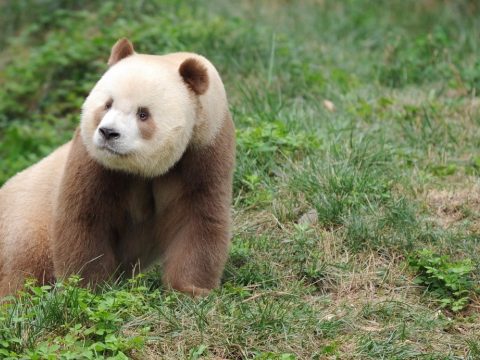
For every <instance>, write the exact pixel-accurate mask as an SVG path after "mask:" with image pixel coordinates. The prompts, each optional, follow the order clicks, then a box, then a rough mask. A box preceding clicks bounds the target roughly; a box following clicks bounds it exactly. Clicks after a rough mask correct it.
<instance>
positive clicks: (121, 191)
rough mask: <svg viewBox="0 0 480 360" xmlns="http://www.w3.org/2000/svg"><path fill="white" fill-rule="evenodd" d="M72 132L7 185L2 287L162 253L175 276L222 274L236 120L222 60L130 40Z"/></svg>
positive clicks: (199, 280) (211, 280) (192, 278)
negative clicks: (158, 50) (150, 51)
mask: <svg viewBox="0 0 480 360" xmlns="http://www.w3.org/2000/svg"><path fill="white" fill-rule="evenodd" d="M109 65H110V68H109V70H108V71H107V72H106V73H105V74H104V75H103V76H102V78H101V79H100V80H99V81H98V83H97V84H96V85H95V87H94V88H93V89H92V91H91V92H90V94H89V96H88V97H87V99H86V100H85V103H84V105H83V107H82V116H81V123H80V127H79V129H77V131H76V132H75V135H74V137H73V139H72V141H71V142H69V143H67V144H65V145H63V146H62V147H60V148H59V149H57V150H56V151H54V152H53V153H52V154H51V155H49V156H48V157H46V158H45V159H43V160H42V161H40V162H38V163H37V164H35V165H33V166H32V167H30V168H28V169H26V170H24V171H23V172H21V173H19V174H17V175H16V176H14V177H13V178H12V179H10V180H9V181H8V182H7V183H6V184H5V185H4V186H3V187H2V188H1V189H0V295H5V294H9V293H13V292H14V291H15V290H17V289H18V288H20V287H21V285H22V284H23V282H24V279H25V278H26V277H34V278H36V279H38V281H40V282H41V283H47V282H52V281H54V280H55V279H61V278H65V277H67V276H69V275H70V274H80V275H81V277H82V278H83V282H84V283H85V284H97V283H99V282H102V281H105V280H108V279H110V278H112V277H113V276H115V275H116V274H119V273H126V274H132V273H136V272H138V271H141V270H144V269H145V268H148V267H149V266H150V265H151V264H154V263H157V262H160V263H161V265H162V273H163V282H164V283H165V285H167V286H170V287H172V288H174V289H177V290H180V291H183V292H187V293H190V294H192V295H201V294H205V293H207V292H208V291H209V290H210V289H212V288H214V287H215V286H217V285H218V284H219V280H220V276H221V273H222V271H223V267H224V264H225V261H226V257H227V253H228V247H229V241H230V202H231V194H232V173H233V167H234V158H235V139H234V137H235V136H234V125H233V122H232V120H231V116H230V113H229V110H228V103H227V98H226V94H225V90H224V87H223V83H222V81H221V79H220V76H219V75H218V73H217V71H216V70H215V68H214V67H213V65H212V64H211V63H210V62H209V61H208V60H207V59H205V58H203V57H201V56H199V55H196V54H192V53H175V54H169V55H163V56H156V55H144V54H137V53H135V51H134V50H133V46H132V45H131V43H130V42H129V41H128V40H126V39H122V40H119V41H118V42H117V43H116V44H115V45H114V47H113V48H112V52H111V55H110V59H109Z"/></svg>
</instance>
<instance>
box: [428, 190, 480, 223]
mask: <svg viewBox="0 0 480 360" xmlns="http://www.w3.org/2000/svg"><path fill="white" fill-rule="evenodd" d="M427 204H428V206H429V208H430V209H431V210H433V212H434V213H435V217H434V219H433V220H434V221H435V222H436V223H438V224H439V225H440V226H441V227H442V228H444V229H447V228H450V227H452V226H455V225H457V224H458V223H459V222H461V221H463V220H467V219H468V220H471V221H472V223H471V229H472V230H473V231H475V229H477V230H480V186H479V185H478V184H475V185H473V186H468V187H465V188H463V189H455V190H431V191H429V192H428V193H427Z"/></svg>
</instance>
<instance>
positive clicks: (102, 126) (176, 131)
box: [80, 39, 209, 177]
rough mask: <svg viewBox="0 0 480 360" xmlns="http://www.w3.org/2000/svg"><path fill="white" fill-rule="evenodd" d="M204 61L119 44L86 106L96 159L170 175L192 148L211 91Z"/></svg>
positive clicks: (84, 127) (89, 143) (87, 138)
mask: <svg viewBox="0 0 480 360" xmlns="http://www.w3.org/2000/svg"><path fill="white" fill-rule="evenodd" d="M202 59H203V58H201V57H198V56H197V57H195V56H190V57H189V56H187V55H186V54H181V53H179V54H172V55H170V56H154V55H143V54H137V53H135V51H134V49H133V46H132V44H131V43H130V42H129V41H128V40H127V39H121V40H119V41H118V42H117V43H116V44H115V45H114V46H113V48H112V51H111V55H110V59H109V61H108V64H109V65H110V68H109V69H108V70H107V72H106V73H105V74H104V75H103V76H102V78H101V79H100V80H99V81H98V83H97V84H96V85H95V87H94V88H93V89H92V91H91V92H90V94H89V96H88V97H87V99H86V100H85V103H84V104H83V107H82V117H81V124H80V131H81V136H82V140H83V143H84V144H85V146H86V148H87V151H88V153H89V154H90V156H92V157H93V158H94V159H96V160H97V161H98V162H99V163H100V164H102V165H103V166H105V167H107V168H110V169H114V170H120V171H124V172H128V173H132V174H137V175H140V176H144V177H154V176H159V175H162V174H163V173H165V172H167V171H168V170H169V169H170V168H171V167H172V166H173V165H174V164H175V163H176V162H177V161H178V160H179V159H180V158H181V156H182V154H183V153H184V152H185V150H186V148H187V147H188V145H189V144H190V142H191V139H192V136H193V135H194V134H193V132H194V128H195V126H196V121H197V118H198V107H199V104H200V102H199V100H198V98H199V97H200V95H202V94H205V92H206V91H207V89H208V88H209V76H208V69H207V67H206V64H205V63H204V62H203V61H202ZM207 65H208V64H207ZM200 107H201V106H200ZM197 125H198V124H197Z"/></svg>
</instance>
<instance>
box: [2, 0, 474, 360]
mask: <svg viewBox="0 0 480 360" xmlns="http://www.w3.org/2000/svg"><path fill="white" fill-rule="evenodd" d="M60 5H61V6H60ZM0 7H1V8H0V34H2V35H1V36H0V49H1V51H0V85H1V86H0V184H1V183H4V182H5V181H6V180H7V179H8V178H9V177H11V176H12V175H14V174H15V173H16V172H18V171H20V170H22V169H23V168H25V167H27V166H28V165H30V164H32V163H34V162H36V161H37V160H39V159H40V158H42V157H43V156H45V155H47V154H48V153H49V152H51V151H52V150H53V149H54V148H55V147H57V146H58V145H60V144H62V143H64V142H65V141H68V139H69V138H70V137H71V136H72V133H73V130H74V129H75V127H76V126H77V124H78V120H79V109H80V106H81V104H82V102H83V99H84V97H85V96H86V95H87V94H88V91H89V90H90V88H91V87H92V86H93V84H94V83H95V82H96V80H97V79H98V78H99V76H100V75H101V73H102V72H103V71H105V69H106V59H107V58H108V54H109V49H110V47H111V45H112V44H113V43H114V42H115V40H116V39H117V38H119V37H122V36H127V37H129V38H130V39H131V40H132V41H133V42H134V43H135V45H136V48H137V49H138V51H140V52H148V53H166V52H171V51H179V50H189V51H195V52H199V53H201V54H203V55H205V56H207V57H208V58H209V59H211V60H212V62H213V63H214V64H215V65H216V66H217V67H218V69H219V71H220V73H221V74H222V77H223V79H224V82H225V85H226V88H227V92H228V95H229V99H230V103H231V110H232V112H233V115H234V120H235V123H236V126H237V140H238V144H237V152H238V156H237V168H236V173H235V178H234V204H233V211H234V229H233V233H234V238H233V243H232V249H231V254H230V259H229V262H228V264H227V266H226V269H225V273H224V277H223V282H222V287H221V288H219V289H217V290H215V291H214V292H213V293H212V294H211V295H209V296H208V297H206V298H204V299H190V298H188V297H186V296H184V295H182V294H177V293H174V292H170V291H167V290H166V289H164V288H162V286H161V284H160V283H159V274H158V273H157V271H156V270H153V271H151V272H149V273H147V274H145V275H144V276H142V277H140V278H137V279H132V280H130V281H126V280H124V281H119V282H117V283H114V284H108V285H106V286H105V287H104V288H103V289H101V290H99V291H97V292H95V293H94V292H92V291H90V290H88V289H82V288H79V287H77V286H76V279H72V280H71V281H70V282H68V283H66V284H58V285H57V286H56V287H55V288H53V289H50V288H39V287H36V286H35V285H34V284H30V285H28V287H27V291H26V292H25V293H23V294H21V295H20V296H19V297H18V298H15V299H10V301H9V302H6V303H3V304H1V305H0V358H2V357H4V358H12V359H15V358H22V359H25V358H26V359H58V358H60V359H79V358H85V359H89V358H112V359H124V358H134V359H157V358H167V359H183V358H186V359H253V358H255V359H285V360H287V359H288V360H290V359H310V358H317V359H324V358H329V359H335V358H338V359H357V358H361V359H419V358H421V359H478V358H480V335H479V334H480V316H479V309H480V296H479V294H478V283H479V280H480V260H479V259H480V215H479V214H480V180H479V175H480V130H479V129H480V101H479V99H478V97H477V94H478V93H479V92H480V60H479V59H480V47H479V46H478V38H479V35H480V7H479V5H478V4H477V2H476V1H472V0H470V1H469V0H459V1H451V2H445V1H441V0H421V1H413V0H408V1H401V0H392V1H387V0H385V1H373V0H365V1H359V0H345V1H333V0H325V1H314V0H311V1H310V0H309V1H302V2H290V1H267V2H261V3H260V2H224V1H216V0H215V1H187V2H183V1H177V0H171V1H148V2H128V1H123V2H113V1H103V2H100V1H94V0H90V1H87V2H85V4H84V6H83V7H81V6H79V5H77V4H76V2H71V1H56V0H48V1H44V2H33V1H26V0H24V1H17V2H6V3H4V4H3V5H0ZM27 9H29V11H27ZM324 100H329V101H331V102H332V103H333V104H334V106H335V110H334V111H331V110H329V109H328V107H326V106H325V105H324ZM306 214H307V215H306ZM424 249H426V250H424ZM412 259H413V260H412ZM456 292H457V294H456ZM452 304H453V305H452Z"/></svg>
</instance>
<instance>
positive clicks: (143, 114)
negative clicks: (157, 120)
mask: <svg viewBox="0 0 480 360" xmlns="http://www.w3.org/2000/svg"><path fill="white" fill-rule="evenodd" d="M137 116H138V118H139V119H140V120H141V121H145V120H148V118H149V117H150V112H149V111H148V109H147V108H144V107H141V108H138V110H137Z"/></svg>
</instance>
